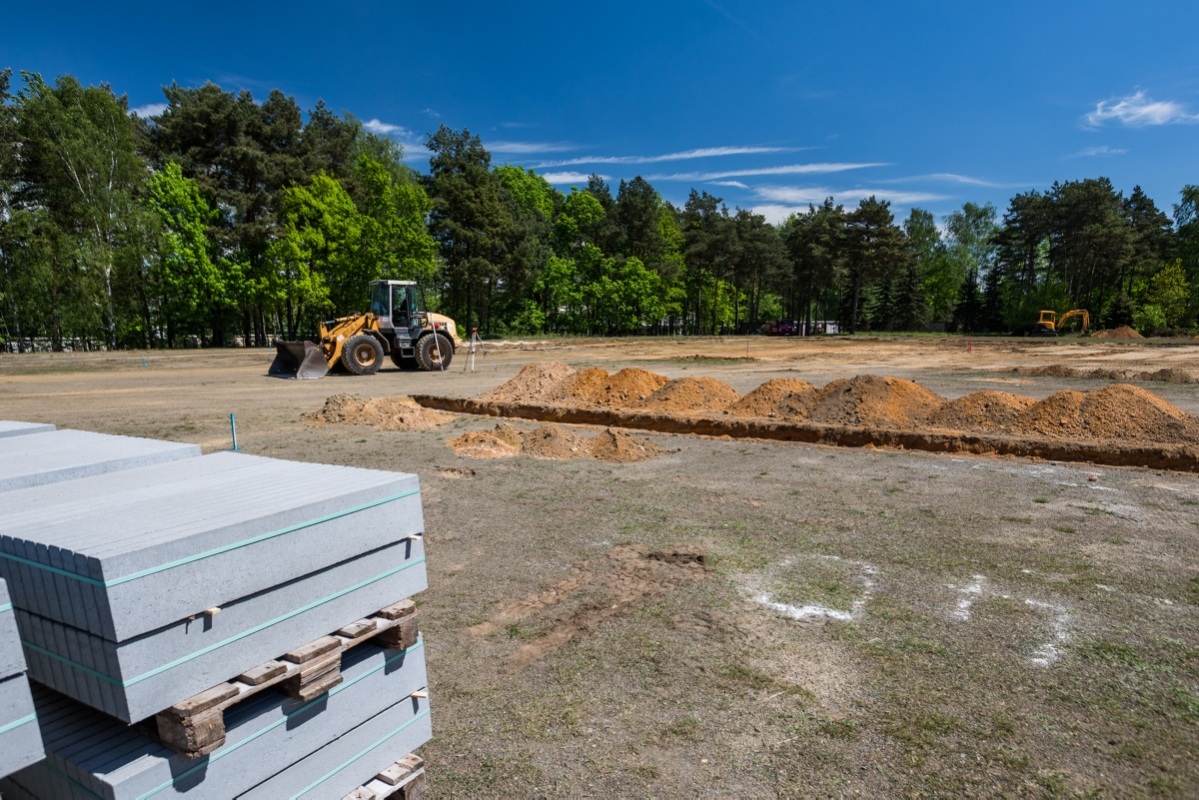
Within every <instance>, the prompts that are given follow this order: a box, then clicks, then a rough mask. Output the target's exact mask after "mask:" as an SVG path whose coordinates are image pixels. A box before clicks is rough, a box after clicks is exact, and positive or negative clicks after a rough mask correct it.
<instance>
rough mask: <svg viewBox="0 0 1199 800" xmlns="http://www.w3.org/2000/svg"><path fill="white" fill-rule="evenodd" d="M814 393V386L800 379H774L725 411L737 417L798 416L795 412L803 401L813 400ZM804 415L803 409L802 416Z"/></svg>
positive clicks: (805, 410) (805, 413)
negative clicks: (784, 404)
mask: <svg viewBox="0 0 1199 800" xmlns="http://www.w3.org/2000/svg"><path fill="white" fill-rule="evenodd" d="M816 391H817V390H816V387H815V386H813V385H812V384H810V383H808V382H807V381H805V380H802V379H800V378H775V379H774V380H769V381H766V383H763V384H762V385H761V386H759V387H758V388H757V389H754V390H753V391H752V392H750V393H749V394H747V395H745V397H742V398H741V399H740V400H738V401H737V402H735V403H733V404H732V405H731V406H729V407H728V408H726V409H725V411H727V412H728V413H730V414H735V415H736V416H739V417H776V416H788V417H794V416H799V415H798V414H797V413H796V411H797V410H798V409H800V408H804V400H805V399H807V400H809V401H811V400H814V399H815V397H816ZM784 401H786V406H785V411H784V406H783V403H784ZM809 405H810V403H809ZM806 415H807V409H806V408H805V409H804V411H803V414H802V416H806Z"/></svg>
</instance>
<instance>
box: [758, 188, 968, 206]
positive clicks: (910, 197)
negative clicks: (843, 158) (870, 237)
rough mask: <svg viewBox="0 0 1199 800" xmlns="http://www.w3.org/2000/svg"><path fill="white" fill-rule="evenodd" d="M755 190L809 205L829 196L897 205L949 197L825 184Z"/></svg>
mask: <svg viewBox="0 0 1199 800" xmlns="http://www.w3.org/2000/svg"><path fill="white" fill-rule="evenodd" d="M754 191H755V194H757V196H758V197H760V198H762V199H763V200H770V201H773V202H776V203H787V204H791V205H801V204H802V205H807V204H809V203H812V204H815V205H819V204H820V203H823V202H824V200H825V198H827V197H831V198H833V199H834V200H836V201H837V202H840V203H853V202H857V201H859V200H865V199H866V198H868V197H877V198H878V199H879V200H889V201H890V202H891V203H893V204H897V205H910V204H912V203H935V202H938V201H941V200H948V199H949V197H948V196H946V195H943V194H933V193H932V192H896V191H892V190H890V189H842V190H836V189H829V188H828V187H825V186H761V187H759V188H757V189H756V190H754Z"/></svg>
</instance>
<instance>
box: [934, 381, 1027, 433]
mask: <svg viewBox="0 0 1199 800" xmlns="http://www.w3.org/2000/svg"><path fill="white" fill-rule="evenodd" d="M1035 402H1036V401H1035V400H1033V399H1032V398H1031V397H1024V396H1023V395H1019V394H1010V393H1008V392H997V391H994V390H991V389H987V390H984V391H981V392H974V393H972V394H968V395H965V396H963V397H959V398H958V399H957V400H953V401H951V402H949V403H946V404H945V405H944V406H942V407H941V408H939V409H938V410H937V411H936V413H934V414H933V415H932V417H930V418H929V424H930V425H931V426H933V427H935V428H952V429H956V430H967V431H986V432H988V433H999V432H1004V431H1009V430H1010V429H1011V427H1012V425H1014V424H1015V421H1016V418H1017V417H1019V416H1020V414H1022V413H1023V412H1025V411H1027V410H1028V409H1029V407H1031V406H1032V405H1033V404H1034V403H1035Z"/></svg>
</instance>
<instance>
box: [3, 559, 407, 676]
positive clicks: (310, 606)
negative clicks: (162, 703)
mask: <svg viewBox="0 0 1199 800" xmlns="http://www.w3.org/2000/svg"><path fill="white" fill-rule="evenodd" d="M424 562H425V557H424V556H420V557H419V558H414V559H412V560H411V561H406V562H404V563H403V564H401V565H400V566H398V567H396V568H394V569H389V570H388V571H387V572H384V573H382V574H381V575H376V576H375V577H373V578H367V579H366V580H364V581H362V582H360V583H356V584H354V585H353V586H350V587H348V588H345V589H342V590H341V591H339V592H335V593H334V594H331V595H329V596H328V597H323V598H321V599H320V600H314V601H312V602H311V603H309V604H308V605H305V606H301V607H299V608H297V609H296V610H294V611H289V612H288V613H286V614H284V615H283V616H280V617H275V618H274V619H272V620H268V621H266V622H263V623H261V624H259V625H255V626H254V627H253V628H249V629H247V630H244V631H242V632H241V633H239V634H237V635H235V636H230V637H229V638H228V639H224V640H222V641H219V642H215V643H213V644H210V645H208V647H205V648H202V649H200V650H197V651H196V652H194V653H190V654H188V655H186V656H183V657H182V658H177V659H175V660H174V661H172V662H170V663H169V664H163V665H162V666H161V667H157V668H156V669H152V670H150V671H149V672H147V673H144V674H142V675H138V676H137V677H136V678H130V679H129V680H127V681H119V680H117V679H116V678H113V677H112V676H110V675H105V674H104V673H102V672H97V671H96V670H94V669H92V668H91V667H87V666H84V665H83V664H80V663H79V662H77V661H74V660H72V659H69V658H67V657H66V656H64V655H61V654H59V653H53V652H50V651H49V650H46V649H45V648H42V647H38V646H37V645H36V644H32V643H30V642H27V641H25V640H24V639H22V640H21V643H22V644H24V645H25V646H26V647H29V648H30V649H32V650H36V651H37V652H39V653H42V654H43V655H47V656H49V657H51V658H54V659H57V660H58V661H61V662H62V663H64V664H67V665H68V666H70V667H73V668H74V669H78V670H81V671H83V672H86V673H87V674H88V675H91V676H93V677H96V678H100V679H101V680H104V681H107V682H108V683H111V684H112V685H113V686H120V687H122V688H125V689H127V688H129V687H130V686H133V685H135V684H138V683H141V682H142V681H144V680H147V679H148V678H153V677H154V676H155V675H158V674H160V673H163V672H166V671H167V670H171V669H174V668H175V667H178V666H180V665H181V664H186V663H187V662H188V661H191V660H192V659H195V658H199V657H200V656H203V655H207V654H208V653H211V652H212V651H214V650H219V649H220V648H222V647H224V646H225V645H228V644H232V643H233V642H236V641H238V640H240V639H244V638H245V637H247V636H251V635H253V634H255V633H258V632H259V631H261V630H265V629H266V628H269V627H271V626H272V625H278V624H279V623H280V622H284V621H286V620H289V619H291V618H292V617H295V616H298V615H299V614H303V613H304V612H305V611H311V610H312V609H314V608H316V607H317V606H321V605H324V604H325V603H328V602H331V601H333V600H336V599H337V598H339V597H342V596H344V595H347V594H349V593H350V592H354V591H357V590H359V589H361V588H362V587H364V586H369V585H371V584H372V583H377V582H379V581H381V580H383V579H384V578H389V577H391V576H392V575H395V574H396V573H397V572H403V571H404V570H406V569H410V568H412V567H415V566H417V565H418V564H423V563H424Z"/></svg>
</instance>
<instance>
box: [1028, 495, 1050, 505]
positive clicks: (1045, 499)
mask: <svg viewBox="0 0 1199 800" xmlns="http://www.w3.org/2000/svg"><path fill="white" fill-rule="evenodd" d="M1032 501H1033V502H1034V503H1040V504H1041V505H1045V504H1046V503H1048V502H1049V498H1048V497H1034V498H1033V499H1032Z"/></svg>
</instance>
